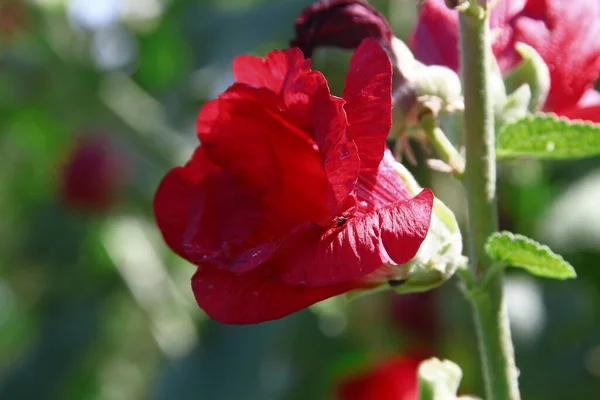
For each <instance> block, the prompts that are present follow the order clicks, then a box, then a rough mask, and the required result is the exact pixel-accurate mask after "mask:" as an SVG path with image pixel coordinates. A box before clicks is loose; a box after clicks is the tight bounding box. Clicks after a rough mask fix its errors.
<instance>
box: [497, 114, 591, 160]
mask: <svg viewBox="0 0 600 400" xmlns="http://www.w3.org/2000/svg"><path fill="white" fill-rule="evenodd" d="M595 155H600V124H592V123H590V122H585V121H570V120H568V119H565V118H559V117H557V116H556V115H554V114H535V115H528V116H526V117H524V118H521V119H519V120H518V121H515V122H513V123H510V124H508V125H506V126H504V127H503V128H501V129H500V130H499V133H498V136H497V138H496V158H497V159H498V160H503V159H511V158H516V157H532V158H539V159H554V160H557V159H569V158H584V157H591V156H595Z"/></svg>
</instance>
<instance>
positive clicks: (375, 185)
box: [355, 150, 413, 213]
mask: <svg viewBox="0 0 600 400" xmlns="http://www.w3.org/2000/svg"><path fill="white" fill-rule="evenodd" d="M395 161H396V160H395V159H394V156H393V155H392V152H391V151H389V150H386V151H385V153H384V157H383V160H381V162H380V163H379V167H378V168H377V171H375V173H371V174H361V175H360V177H359V178H358V182H357V183H356V189H355V194H356V199H357V201H358V210H359V212H361V213H367V212H371V211H372V210H374V209H377V208H380V207H383V206H385V205H388V204H390V203H395V202H397V201H398V200H410V199H412V198H413V196H412V195H411V194H410V193H409V192H408V190H407V189H406V186H404V183H403V182H402V180H401V179H400V177H399V176H398V173H397V172H396V170H395V169H394V165H393V164H394V162H395Z"/></svg>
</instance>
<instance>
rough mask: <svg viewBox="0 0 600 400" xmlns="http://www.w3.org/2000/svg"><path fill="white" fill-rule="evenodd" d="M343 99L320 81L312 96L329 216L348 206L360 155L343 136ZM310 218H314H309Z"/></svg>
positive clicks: (340, 211) (344, 130)
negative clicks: (325, 180)
mask: <svg viewBox="0 0 600 400" xmlns="http://www.w3.org/2000/svg"><path fill="white" fill-rule="evenodd" d="M343 105H344V101H343V100H342V99H340V98H337V97H333V96H331V95H330V94H329V88H328V87H327V86H326V85H323V86H321V87H320V88H319V90H317V93H316V94H315V96H314V99H313V108H314V132H315V138H316V140H317V144H318V145H319V151H320V152H321V159H322V162H323V166H324V167H325V173H326V174H327V180H328V181H329V189H328V192H329V196H328V197H329V210H330V216H336V215H340V214H341V213H342V212H343V211H345V210H346V209H347V208H348V204H347V200H348V196H349V194H350V192H351V191H352V190H353V189H354V186H355V185H356V180H357V179H358V172H359V170H360V158H359V156H358V149H357V147H356V144H355V143H354V142H353V141H352V140H350V139H349V138H348V137H347V136H346V128H347V126H348V122H347V121H346V114H345V112H344V110H343ZM313 221H314V220H313Z"/></svg>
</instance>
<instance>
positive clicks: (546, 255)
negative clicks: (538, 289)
mask: <svg viewBox="0 0 600 400" xmlns="http://www.w3.org/2000/svg"><path fill="white" fill-rule="evenodd" d="M485 251H486V253H487V254H488V255H489V256H490V257H491V258H492V259H493V260H494V261H497V262H501V263H505V264H508V265H511V266H513V267H518V268H523V269H524V270H526V271H527V272H529V273H530V274H532V275H536V276H541V277H545V278H552V279H569V278H575V277H576V276H577V274H576V273H575V270H574V269H573V267H572V266H571V264H569V263H568V262H566V261H565V260H564V259H563V258H562V257H561V256H559V255H558V254H555V253H554V252H552V250H550V248H549V247H548V246H544V245H542V244H540V243H538V242H536V241H535V240H533V239H530V238H528V237H526V236H523V235H517V234H513V233H510V232H496V233H494V234H492V235H491V236H490V238H489V239H488V241H487V243H486V245H485Z"/></svg>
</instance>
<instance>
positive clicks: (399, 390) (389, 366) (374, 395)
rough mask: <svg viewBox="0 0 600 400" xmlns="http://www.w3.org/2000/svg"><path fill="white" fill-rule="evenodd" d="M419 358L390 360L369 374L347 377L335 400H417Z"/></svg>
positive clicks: (395, 358) (339, 387)
mask: <svg viewBox="0 0 600 400" xmlns="http://www.w3.org/2000/svg"><path fill="white" fill-rule="evenodd" d="M421 361H423V359H422V358H420V357H414V356H409V357H393V358H389V359H387V360H385V361H384V362H383V363H382V364H381V365H379V366H377V367H376V368H374V369H373V370H371V371H368V372H366V373H361V374H358V375H355V376H351V377H349V378H347V379H346V380H345V381H343V382H342V383H341V384H340V385H339V386H338V388H337V397H336V400H417V399H418V395H419V386H418V379H417V369H418V368H419V364H420V363H421Z"/></svg>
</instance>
